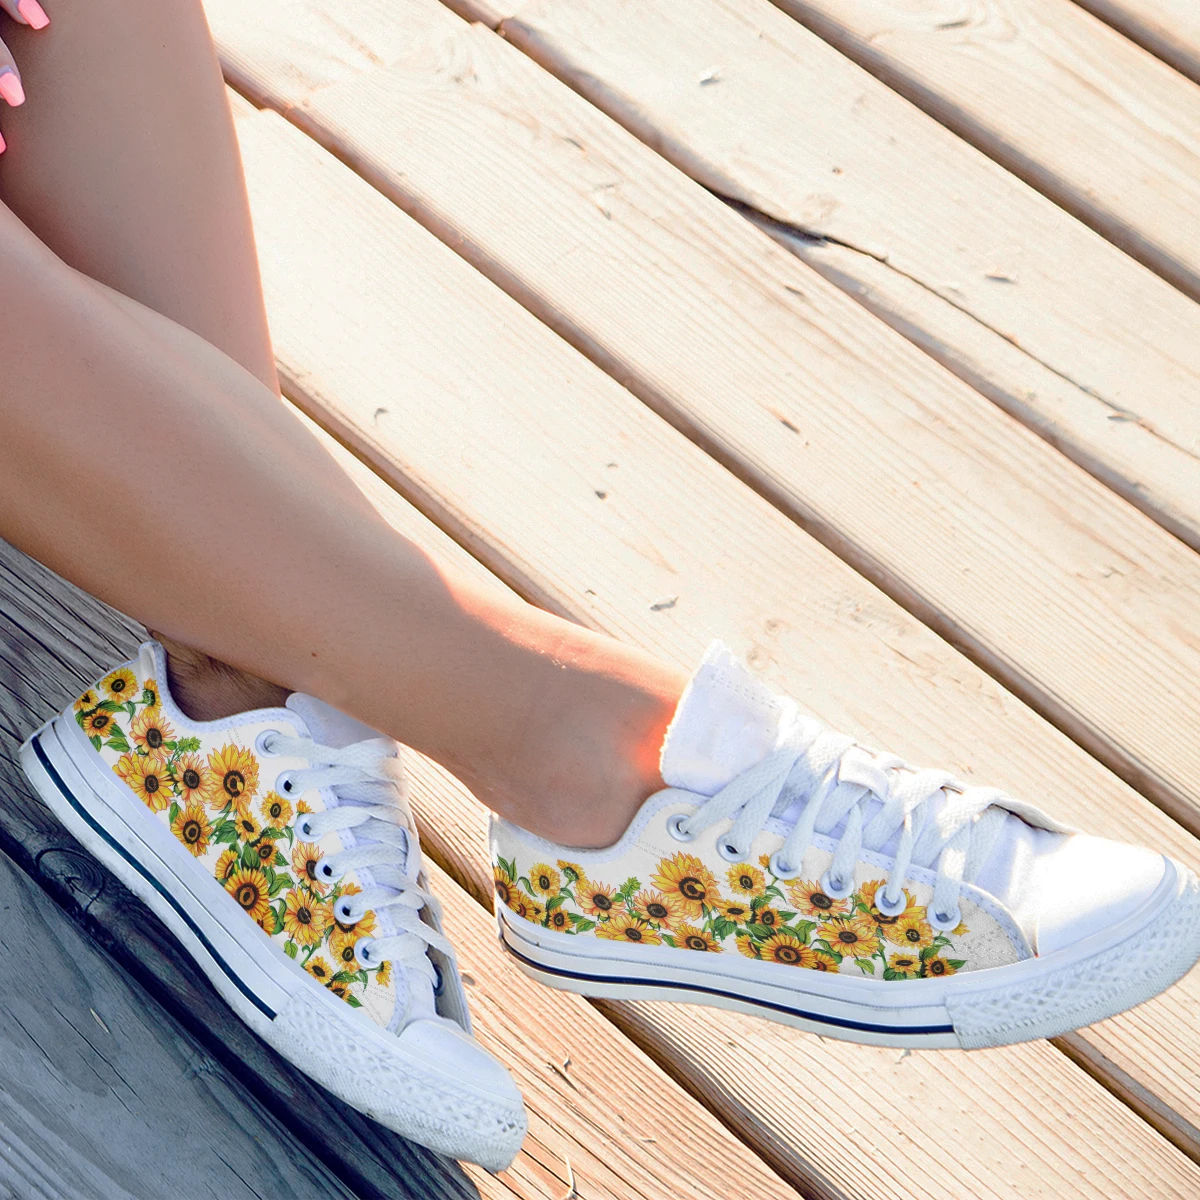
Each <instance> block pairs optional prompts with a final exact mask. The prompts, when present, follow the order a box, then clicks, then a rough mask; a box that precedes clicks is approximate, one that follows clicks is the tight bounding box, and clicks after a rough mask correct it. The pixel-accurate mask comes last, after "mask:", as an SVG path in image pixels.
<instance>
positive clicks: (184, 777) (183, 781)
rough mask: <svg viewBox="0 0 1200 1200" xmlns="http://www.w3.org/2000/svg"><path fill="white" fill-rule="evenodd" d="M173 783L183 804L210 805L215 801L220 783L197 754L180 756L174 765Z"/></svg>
mask: <svg viewBox="0 0 1200 1200" xmlns="http://www.w3.org/2000/svg"><path fill="white" fill-rule="evenodd" d="M175 782H176V783H177V784H179V794H180V796H181V797H182V799H183V802H184V804H212V803H214V802H215V801H216V799H217V789H218V788H219V787H220V783H219V782H218V780H217V777H216V776H215V775H214V774H213V772H212V768H211V767H210V766H209V765H208V763H206V762H205V761H204V759H202V758H201V757H200V755H198V754H184V755H181V756H180V758H179V760H178V761H177V762H176V764H175Z"/></svg>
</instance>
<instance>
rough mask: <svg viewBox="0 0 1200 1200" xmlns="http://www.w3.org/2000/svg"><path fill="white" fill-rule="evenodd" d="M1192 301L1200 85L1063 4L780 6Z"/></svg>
mask: <svg viewBox="0 0 1200 1200" xmlns="http://www.w3.org/2000/svg"><path fill="white" fill-rule="evenodd" d="M775 2H776V3H778V4H779V7H780V8H782V9H783V10H784V11H785V12H788V13H790V14H791V15H792V16H794V17H795V18H796V19H797V20H799V21H801V22H803V23H804V24H805V25H807V26H808V27H809V28H810V29H812V30H814V31H815V32H816V33H818V34H820V35H821V36H822V37H823V38H825V39H826V40H827V41H829V42H831V43H832V44H833V45H835V46H837V47H838V49H840V50H842V51H844V52H845V53H846V54H848V55H849V56H850V57H851V58H853V59H855V60H856V61H857V62H859V63H861V64H862V65H863V66H864V67H866V68H867V69H868V70H870V71H871V72H872V73H873V74H875V75H877V76H879V77H880V78H881V79H883V80H884V82H886V83H887V84H889V85H890V86H891V87H894V88H895V89H896V90H897V91H898V92H900V93H901V94H902V95H905V96H907V97H908V98H909V99H910V100H913V101H914V102H915V103H917V104H919V105H920V106H921V107H922V108H923V109H925V111H926V112H928V113H931V114H932V115H933V116H935V117H936V118H937V119H938V120H939V121H941V122H942V123H943V124H945V125H947V126H948V127H949V128H950V129H953V130H954V131H955V132H956V133H958V134H959V135H960V136H962V137H964V138H966V139H967V140H968V141H969V142H972V143H973V144H974V145H976V146H978V147H979V148H980V149H981V150H983V151H984V152H985V153H986V154H988V155H989V156H990V157H992V158H994V159H995V160H996V161H997V162H998V163H1001V164H1002V165H1003V166H1005V167H1007V168H1008V169H1009V170H1011V171H1013V172H1015V173H1016V174H1017V175H1019V176H1020V177H1021V178H1022V179H1024V180H1026V181H1027V182H1028V183H1030V184H1032V185H1033V186H1034V187H1036V188H1037V189H1038V190H1039V191H1041V192H1044V193H1045V194H1046V195H1047V196H1049V197H1050V199H1052V200H1054V201H1055V202H1056V203H1057V204H1061V205H1062V206H1063V208H1065V209H1066V210H1067V211H1068V212H1071V213H1074V214H1075V215H1076V216H1077V217H1079V218H1080V220H1082V221H1085V222H1086V223H1087V224H1089V225H1091V226H1092V228H1093V229H1095V230H1097V231H1098V232H1099V233H1102V234H1103V235H1104V236H1105V237H1106V238H1108V239H1109V240H1110V241H1111V242H1114V243H1115V244H1116V245H1118V246H1120V247H1121V249H1123V250H1125V251H1127V252H1128V253H1129V254H1132V255H1133V256H1134V257H1135V258H1137V259H1139V260H1140V261H1142V262H1144V263H1145V264H1146V265H1147V266H1148V267H1150V268H1151V269H1152V270H1154V271H1157V272H1158V273H1159V274H1160V275H1162V276H1163V278H1164V279H1167V280H1170V282H1172V283H1173V284H1174V285H1175V286H1176V287H1178V288H1180V289H1181V290H1182V291H1184V292H1186V293H1187V294H1188V295H1190V296H1192V297H1193V298H1200V89H1198V88H1197V86H1196V85H1195V84H1194V83H1192V82H1191V80H1189V79H1186V78H1184V77H1183V76H1182V75H1180V74H1178V73H1177V72H1176V71H1174V70H1172V69H1171V68H1170V67H1169V66H1167V65H1166V64H1165V63H1162V62H1160V61H1159V60H1158V59H1156V58H1155V57H1154V55H1152V54H1150V53H1149V52H1147V51H1145V50H1143V49H1142V48H1141V47H1140V46H1137V45H1135V44H1134V43H1133V42H1131V41H1129V40H1128V39H1127V38H1124V37H1122V36H1121V34H1119V33H1117V32H1116V31H1115V30H1113V29H1110V28H1109V27H1108V26H1107V25H1105V24H1104V23H1103V22H1102V21H1099V20H1097V19H1096V18H1095V17H1093V16H1092V15H1091V14H1090V13H1088V12H1085V11H1084V10H1083V9H1082V8H1079V7H1077V6H1076V5H1075V4H1073V3H1071V0H850V2H849V3H847V2H846V0H775Z"/></svg>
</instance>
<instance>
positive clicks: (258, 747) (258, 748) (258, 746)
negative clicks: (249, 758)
mask: <svg viewBox="0 0 1200 1200" xmlns="http://www.w3.org/2000/svg"><path fill="white" fill-rule="evenodd" d="M279 736H280V734H279V730H278V729H264V730H263V731H262V733H260V734H259V735H258V737H256V738H255V739H254V753H255V754H257V755H258V756H259V757H260V758H275V757H276V754H275V751H274V750H272V749H271V747H270V745H269V743H270V741H271V739H272V738H276V737H279Z"/></svg>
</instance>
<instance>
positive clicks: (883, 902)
mask: <svg viewBox="0 0 1200 1200" xmlns="http://www.w3.org/2000/svg"><path fill="white" fill-rule="evenodd" d="M875 907H876V908H877V909H879V911H880V912H881V913H882V914H883V915H884V916H885V917H898V916H899V915H900V914H901V913H902V912H903V911H904V910H905V909H906V908H907V907H908V900H907V899H906V898H905V895H904V893H903V892H901V893H900V899H899V900H897V901H895V902H894V903H888V898H887V884H886V883H885V884H884V885H883V887H881V888H880V889H879V891H877V892H876V893H875Z"/></svg>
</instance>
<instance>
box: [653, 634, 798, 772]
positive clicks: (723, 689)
mask: <svg viewBox="0 0 1200 1200" xmlns="http://www.w3.org/2000/svg"><path fill="white" fill-rule="evenodd" d="M785 711H786V702H785V701H784V700H783V698H782V697H780V696H777V695H776V694H775V693H774V692H772V691H771V689H770V688H769V687H767V686H766V684H764V683H762V682H760V681H759V680H758V679H756V678H755V677H754V676H753V675H752V674H751V673H750V671H749V670H748V669H747V668H746V667H744V666H743V665H742V664H741V663H740V662H739V661H738V659H737V658H735V657H734V655H733V652H732V651H731V650H730V649H729V647H728V646H726V645H725V644H724V643H723V642H714V643H713V644H712V645H711V646H710V647H709V648H708V651H707V653H706V654H705V655H704V659H703V660H702V661H701V663H700V666H699V667H698V668H697V670H696V673H695V674H694V675H693V676H692V678H691V680H690V681H689V683H688V685H687V687H686V688H685V689H684V693H683V696H682V697H681V698H680V701H679V705H678V707H677V708H676V709H675V716H674V717H673V718H672V720H671V724H670V726H669V727H668V728H667V736H666V738H665V739H664V741H663V748H662V758H661V762H660V769H661V771H662V777H663V781H664V782H665V783H666V784H667V785H668V786H669V787H677V788H683V789H685V790H686V791H689V792H696V793H698V794H700V795H702V796H712V795H715V794H716V793H717V792H719V791H720V790H721V788H723V787H724V786H725V785H726V784H727V783H729V782H730V780H732V779H734V778H736V777H737V776H738V775H740V774H741V773H742V772H743V771H744V770H746V769H747V768H748V767H752V766H753V765H754V764H755V763H756V762H759V761H760V760H761V759H763V758H765V757H766V756H767V755H768V754H770V753H771V751H772V750H774V749H775V748H776V744H777V742H778V739H779V734H780V729H781V725H782V720H783V715H784V713H785Z"/></svg>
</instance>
